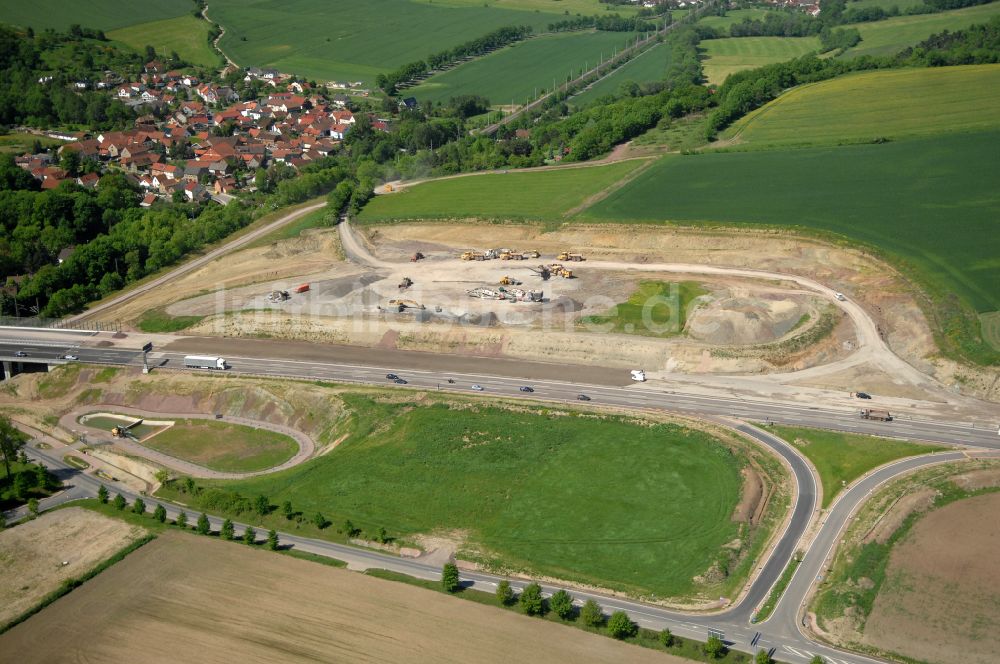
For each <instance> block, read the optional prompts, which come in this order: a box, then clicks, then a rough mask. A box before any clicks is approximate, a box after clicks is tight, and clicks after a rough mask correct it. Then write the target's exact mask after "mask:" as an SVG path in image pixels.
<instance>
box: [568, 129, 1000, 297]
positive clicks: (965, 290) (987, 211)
mask: <svg viewBox="0 0 1000 664" xmlns="http://www.w3.org/2000/svg"><path fill="white" fill-rule="evenodd" d="M997 154H1000V131H990V132H978V133H965V134H950V135H945V136H938V137H933V138H920V139H912V140H907V141H900V142H898V143H885V144H878V145H875V144H873V145H850V146H843V147H827V148H809V149H797V150H767V151H751V152H730V153H726V152H716V153H703V154H698V155H691V156H682V155H667V156H665V157H663V158H662V159H661V160H660V161H659V162H658V163H657V164H655V165H654V166H652V167H651V168H649V169H647V170H646V171H644V172H643V173H641V174H640V175H639V176H638V177H636V178H635V179H634V180H633V181H632V182H630V183H628V184H627V185H625V186H624V187H622V188H621V189H618V190H616V191H614V192H612V193H611V194H610V195H609V196H608V197H607V198H605V199H604V200H602V201H600V202H598V203H596V204H595V205H594V206H593V207H591V208H589V209H587V210H585V211H584V212H583V213H582V214H580V215H579V218H580V219H582V220H588V221H593V220H604V221H633V222H642V221H653V222H655V221H660V222H664V221H670V222H682V223H699V222H706V221H710V222H732V223H754V224H764V225H772V226H777V227H787V228H797V229H815V230H819V231H827V232H832V233H836V234H839V235H841V236H844V237H846V238H849V239H851V240H855V241H861V242H864V243H867V244H869V245H871V246H873V247H876V248H877V249H880V250H882V251H883V252H885V253H886V254H888V255H889V256H891V257H894V258H896V259H897V260H902V261H903V262H904V264H905V266H906V267H908V268H909V269H911V270H912V271H914V272H915V273H916V274H915V276H917V277H918V278H919V279H920V281H922V282H923V285H924V286H927V287H931V288H932V291H933V292H934V293H938V294H940V293H948V292H951V293H955V294H957V295H958V296H959V297H961V298H963V299H964V300H965V301H967V302H968V303H970V304H971V305H972V306H973V307H975V308H976V309H977V310H978V311H980V312H988V311H996V310H1000V289H997V287H996V286H997V284H998V283H1000V258H998V256H1000V235H998V234H997V232H996V219H997V217H998V215H1000V190H998V188H997V186H996V178H995V172H996V155H997Z"/></svg>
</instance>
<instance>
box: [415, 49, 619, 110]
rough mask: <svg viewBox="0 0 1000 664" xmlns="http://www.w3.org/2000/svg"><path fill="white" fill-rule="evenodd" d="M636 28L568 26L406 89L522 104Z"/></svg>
mask: <svg viewBox="0 0 1000 664" xmlns="http://www.w3.org/2000/svg"><path fill="white" fill-rule="evenodd" d="M634 40H635V37H634V36H633V35H632V33H623V32H598V31H587V32H564V33H557V34H554V35H546V36H544V37H536V38H534V39H528V40H526V41H522V42H519V43H517V44H514V45H513V46H508V47H507V48H503V49H500V50H499V51H495V52H493V53H490V54H489V55H487V56H485V57H482V58H476V59H475V60H472V61H470V62H466V63H465V64H462V65H460V66H458V67H455V68H454V69H450V70H448V71H446V72H442V73H440V74H436V75H434V76H432V77H430V78H429V79H428V80H426V81H424V82H423V83H421V84H420V85H418V86H415V87H412V88H409V89H408V90H406V95H407V96H413V97H416V98H417V99H418V100H419V101H421V102H428V101H433V102H440V101H447V100H448V99H449V98H451V97H454V96H457V95H462V94H469V95H480V96H482V97H486V98H487V99H489V100H490V101H491V102H492V103H493V104H494V105H500V104H510V103H511V102H513V103H514V104H523V103H525V101H526V100H527V99H529V98H532V99H533V98H534V97H535V93H536V92H538V91H540V90H542V89H545V90H551V89H552V85H553V83H555V84H556V85H559V84H560V83H562V82H565V80H566V78H567V77H568V76H569V75H571V74H572V75H573V76H574V77H575V76H578V75H580V73H582V72H583V71H585V67H587V66H589V67H593V66H595V65H596V64H597V63H598V61H599V59H600V58H602V57H603V58H605V59H606V58H609V57H610V56H611V54H612V52H614V51H615V50H619V51H620V50H622V48H623V47H624V46H625V45H626V44H627V42H629V41H634Z"/></svg>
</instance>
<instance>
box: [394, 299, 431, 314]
mask: <svg viewBox="0 0 1000 664" xmlns="http://www.w3.org/2000/svg"><path fill="white" fill-rule="evenodd" d="M389 306H391V307H395V308H396V310H397V311H403V310H405V309H426V308H427V307H425V306H424V305H422V304H420V303H419V302H417V301H415V300H389Z"/></svg>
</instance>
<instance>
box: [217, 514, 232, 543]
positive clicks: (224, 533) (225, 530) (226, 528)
mask: <svg viewBox="0 0 1000 664" xmlns="http://www.w3.org/2000/svg"><path fill="white" fill-rule="evenodd" d="M219 537H221V538H222V539H224V540H232V539H233V520H232V519H226V520H225V521H223V522H222V528H221V529H220V530H219Z"/></svg>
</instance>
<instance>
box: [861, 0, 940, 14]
mask: <svg viewBox="0 0 1000 664" xmlns="http://www.w3.org/2000/svg"><path fill="white" fill-rule="evenodd" d="M922 4H924V0H848V3H847V9H848V10H851V9H863V8H865V7H881V8H882V9H889V8H890V7H893V6H895V7H899V10H900V11H903V10H905V9H907V8H909V7H916V6H917V5H922Z"/></svg>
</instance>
